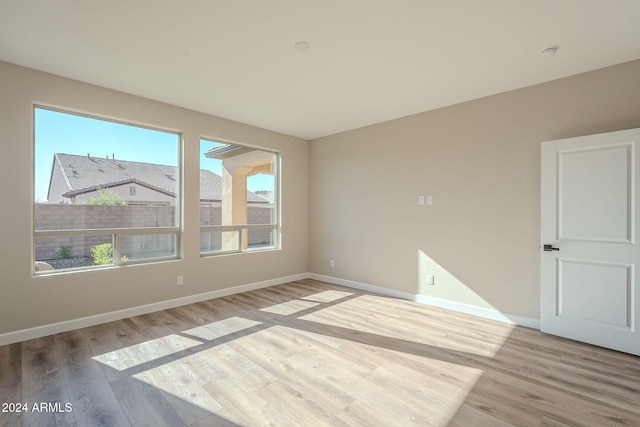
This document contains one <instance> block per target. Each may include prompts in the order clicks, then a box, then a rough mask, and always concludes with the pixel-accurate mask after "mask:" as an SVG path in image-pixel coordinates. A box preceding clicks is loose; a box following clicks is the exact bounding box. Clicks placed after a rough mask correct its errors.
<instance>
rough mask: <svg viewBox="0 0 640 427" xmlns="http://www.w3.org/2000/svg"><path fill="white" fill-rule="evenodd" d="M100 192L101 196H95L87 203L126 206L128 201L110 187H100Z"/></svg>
mask: <svg viewBox="0 0 640 427" xmlns="http://www.w3.org/2000/svg"><path fill="white" fill-rule="evenodd" d="M98 193H100V196H98V197H93V198H91V199H89V200H87V201H86V203H87V205H95V206H124V205H126V204H127V201H126V200H125V199H123V198H122V197H120V196H119V195H118V194H116V193H115V192H114V191H113V190H111V189H110V188H102V187H98Z"/></svg>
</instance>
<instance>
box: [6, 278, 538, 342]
mask: <svg viewBox="0 0 640 427" xmlns="http://www.w3.org/2000/svg"><path fill="white" fill-rule="evenodd" d="M303 279H315V280H320V281H323V282H327V283H332V284H334V285H339V286H344V287H347V288H353V289H359V290H362V291H367V292H373V293H377V294H380V295H385V296H389V297H393V298H400V299H406V300H410V301H416V302H419V303H422V304H428V305H432V306H435V307H440V308H446V309H449V310H454V311H459V312H462V313H466V314H472V315H474V316H479V317H484V318H488V319H493V320H499V321H502V322H507V323H511V324H515V325H520V326H526V327H529V328H534V329H540V320H539V319H534V318H531V317H525V316H518V315H513V314H507V313H502V312H500V311H498V310H494V309H488V308H483V307H478V306H473V305H468V304H462V303H459V302H455V301H449V300H444V299H440V298H433V297H429V296H426V295H419V294H412V293H410V292H403V291H398V290H395V289H389V288H385V287H382V286H376V285H371V284H368V283H362V282H356V281H353V280H347V279H340V278H337V277H331V276H324V275H321V274H315V273H302V274H296V275H293V276H286V277H279V278H276V279H270V280H264V281H261V282H255V283H247V284H244V285H238V286H232V287H230V288H225V289H219V290H215V291H211V292H205V293H202V294H197V295H189V296H186V297H181V298H176V299H172V300H167V301H160V302H156V303H152V304H146V305H141V306H137V307H131V308H126V309H123V310H117V311H111V312H108V313H101V314H96V315H93V316H87V317H81V318H79V319H72V320H66V321H64V322H57V323H52V324H49V325H43V326H36V327H34V328H29V329H22V330H19V331H13V332H7V333H4V334H0V346H2V345H7V344H13V343H16V342H20V341H26V340H30V339H34V338H40V337H44V336H47V335H53V334H59V333H62V332H68V331H72V330H74V329H79V328H86V327H89V326H94V325H99V324H101V323H106V322H112V321H115V320H121V319H126V318H128V317H133V316H140V315H143V314H148V313H153V312H154V311H160V310H167V309H170V308H174V307H179V306H182V305H187V304H193V303H197V302H201V301H206V300H210V299H214V298H221V297H225V296H227V295H233V294H238V293H241V292H247V291H252V290H255V289H262V288H268V287H270V286H276V285H281V284H284V283H288V282H293V281H296V280H303Z"/></svg>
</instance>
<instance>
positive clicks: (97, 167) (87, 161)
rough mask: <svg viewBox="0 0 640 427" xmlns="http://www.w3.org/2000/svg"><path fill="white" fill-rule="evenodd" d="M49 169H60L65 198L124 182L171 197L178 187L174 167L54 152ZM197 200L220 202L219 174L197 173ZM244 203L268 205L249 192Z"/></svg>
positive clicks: (266, 201) (264, 200) (201, 171)
mask: <svg viewBox="0 0 640 427" xmlns="http://www.w3.org/2000/svg"><path fill="white" fill-rule="evenodd" d="M53 167H54V168H59V169H60V171H61V172H62V175H63V177H64V179H65V182H66V183H67V187H68V191H67V192H65V194H64V196H65V197H70V196H74V195H77V194H82V193H86V192H90V191H95V190H96V189H97V188H98V187H114V186H117V185H123V184H128V183H136V184H139V185H144V186H146V187H148V188H151V189H153V190H156V191H158V192H160V193H164V194H167V195H169V196H173V197H175V195H176V186H177V185H178V169H177V168H176V167H175V166H167V165H157V164H153V163H143V162H133V161H128V160H118V159H109V158H102V157H91V156H79V155H75V154H64V153H56V154H54V160H53ZM200 200H207V201H219V200H222V177H221V176H220V175H218V174H216V173H214V172H211V171H210V170H205V169H201V170H200ZM247 201H249V202H255V203H268V200H266V199H265V198H263V197H260V196H259V195H257V194H255V193H253V192H251V191H248V192H247Z"/></svg>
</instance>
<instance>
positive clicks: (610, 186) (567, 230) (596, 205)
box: [558, 144, 633, 242]
mask: <svg viewBox="0 0 640 427" xmlns="http://www.w3.org/2000/svg"><path fill="white" fill-rule="evenodd" d="M632 151H633V150H632V145H631V144H623V145H619V146H618V145H615V146H612V147H604V148H603V147H601V148H596V149H591V148H589V149H580V150H572V151H567V152H559V153H558V191H559V197H558V218H559V222H558V224H559V227H558V234H559V235H558V239H560V240H588V241H603V242H607V241H608V242H629V241H630V238H631V230H630V228H631V227H630V226H629V225H630V220H631V219H632V218H631V212H632V206H633V200H632V199H633V195H632V193H631V191H630V190H631V187H632V182H631V175H632V174H631V172H632V171H631V169H630V168H629V166H630V164H632V162H631V154H632Z"/></svg>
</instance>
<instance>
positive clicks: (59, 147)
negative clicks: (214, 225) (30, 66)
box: [35, 108, 273, 202]
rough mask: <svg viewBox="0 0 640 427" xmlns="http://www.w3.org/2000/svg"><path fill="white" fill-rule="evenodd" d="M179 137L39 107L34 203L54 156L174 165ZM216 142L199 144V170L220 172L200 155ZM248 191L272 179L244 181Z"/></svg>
mask: <svg viewBox="0 0 640 427" xmlns="http://www.w3.org/2000/svg"><path fill="white" fill-rule="evenodd" d="M179 141H180V135H178V134H175V133H169V132H162V131H157V130H151V129H145V128H141V127H137V126H129V125H124V124H121V123H114V122H109V121H105V120H96V119H92V118H88V117H84V116H77V115H73V114H67V113H61V112H57V111H52V110H46V109H43V108H36V110H35V144H36V147H35V200H36V201H39V202H44V201H46V199H47V191H48V188H49V179H50V176H51V166H52V165H53V154H54V153H65V154H77V155H81V156H86V155H87V153H90V154H91V156H93V157H103V158H104V157H106V156H109V157H110V158H111V156H112V155H115V158H116V159H120V160H130V161H137V162H146V163H156V164H161V165H174V166H175V165H177V163H178V150H179ZM217 144H220V143H216V142H213V141H201V143H200V159H201V165H200V167H201V168H202V169H209V170H211V171H213V172H215V173H217V174H220V173H221V168H222V164H221V163H222V162H220V161H217V160H212V159H206V158H205V157H204V152H205V151H207V150H209V149H210V148H211V147H213V146H214V145H217ZM248 187H249V190H251V191H257V190H273V177H272V176H267V175H257V176H256V177H251V178H250V179H249V180H248Z"/></svg>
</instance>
